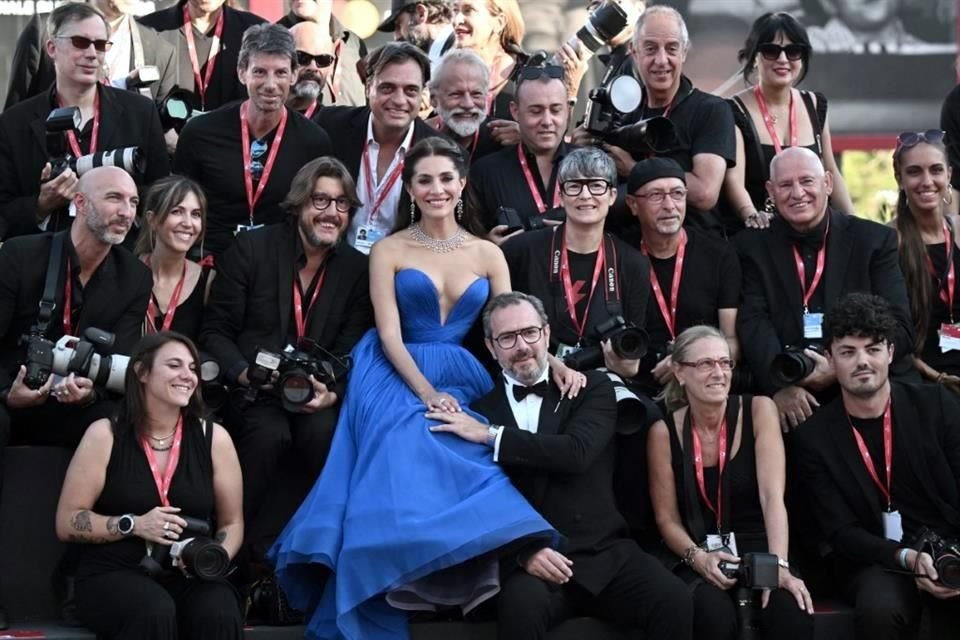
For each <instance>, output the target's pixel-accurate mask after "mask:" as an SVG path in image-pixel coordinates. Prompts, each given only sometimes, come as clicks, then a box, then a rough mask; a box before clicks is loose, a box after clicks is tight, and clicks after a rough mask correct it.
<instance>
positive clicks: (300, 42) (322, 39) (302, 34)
mask: <svg viewBox="0 0 960 640" xmlns="http://www.w3.org/2000/svg"><path fill="white" fill-rule="evenodd" d="M290 35H292V36H293V44H294V46H295V47H296V48H297V51H306V52H307V53H309V54H312V55H318V54H321V53H333V41H332V40H331V39H330V27H329V26H320V25H319V24H317V23H316V22H310V21H309V20H305V21H303V22H298V23H297V24H295V25H293V26H292V27H290Z"/></svg>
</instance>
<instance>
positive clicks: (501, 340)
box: [493, 327, 543, 349]
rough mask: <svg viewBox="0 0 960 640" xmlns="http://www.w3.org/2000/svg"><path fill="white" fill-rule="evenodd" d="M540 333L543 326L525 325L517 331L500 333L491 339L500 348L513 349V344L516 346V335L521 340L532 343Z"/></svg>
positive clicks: (541, 333) (538, 337)
mask: <svg viewBox="0 0 960 640" xmlns="http://www.w3.org/2000/svg"><path fill="white" fill-rule="evenodd" d="M542 335H543V327H526V328H525V329H520V330H519V331H510V332H508V333H501V334H500V335H498V336H497V337H496V338H494V339H493V341H494V342H496V343H497V345H499V347H500V348H501V349H513V348H514V347H515V346H517V336H519V337H521V338H523V341H524V342H526V343H527V344H534V343H536V342H537V341H538V340H539V339H540V336H542Z"/></svg>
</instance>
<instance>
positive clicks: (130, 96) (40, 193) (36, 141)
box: [0, 3, 170, 237]
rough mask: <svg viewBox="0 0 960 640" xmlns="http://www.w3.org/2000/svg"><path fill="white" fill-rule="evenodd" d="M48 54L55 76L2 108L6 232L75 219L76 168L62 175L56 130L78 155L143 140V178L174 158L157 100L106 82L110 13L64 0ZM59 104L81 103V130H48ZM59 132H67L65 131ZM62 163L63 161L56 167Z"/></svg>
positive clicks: (0, 206)
mask: <svg viewBox="0 0 960 640" xmlns="http://www.w3.org/2000/svg"><path fill="white" fill-rule="evenodd" d="M47 31H48V33H49V39H48V40H47V41H46V43H45V50H46V53H47V55H49V56H50V57H51V58H52V59H53V65H54V68H55V70H56V82H55V83H54V84H53V86H51V87H50V88H49V91H45V92H44V93H42V94H40V95H36V96H34V97H32V98H30V99H28V100H25V101H24V102H21V103H19V104H17V105H16V106H14V107H13V108H11V109H8V110H7V111H5V112H4V113H3V115H2V116H0V217H2V218H3V219H4V221H5V222H6V226H7V232H6V233H7V237H13V236H18V235H25V234H29V233H36V232H37V231H38V230H39V229H43V230H46V231H60V230H62V229H65V228H67V227H68V226H69V224H70V220H69V217H68V215H67V205H68V204H69V203H70V200H71V199H72V198H73V194H74V193H75V192H76V190H77V178H78V176H77V175H76V172H75V169H74V168H65V169H63V171H62V173H59V175H56V172H55V171H54V167H53V166H52V165H53V164H59V163H56V162H55V160H57V159H56V158H52V157H51V156H50V148H49V144H50V143H51V140H50V137H51V136H53V137H54V138H55V140H56V142H57V143H62V144H58V146H62V148H63V151H64V152H66V154H67V155H70V156H72V157H73V158H78V157H80V156H84V155H86V154H92V153H97V152H103V151H109V150H114V149H119V148H123V147H139V148H140V150H141V152H142V154H143V159H144V160H145V161H146V170H145V172H144V175H143V176H142V177H141V176H137V178H138V181H139V184H141V185H148V184H150V183H152V182H153V181H154V180H156V179H157V178H160V177H163V176H165V175H167V174H168V173H169V172H170V161H169V158H168V157H167V151H166V145H165V143H164V140H163V132H162V131H161V126H160V117H159V115H158V114H157V110H156V107H155V106H154V104H153V102H152V101H151V100H149V99H148V98H145V97H143V96H140V95H136V94H134V93H132V92H130V91H124V90H121V89H114V88H112V87H107V86H105V85H103V84H101V83H100V75H101V68H102V67H103V64H104V58H105V55H106V52H107V50H108V49H110V47H111V44H112V43H111V41H110V40H109V37H110V32H109V29H108V27H107V23H106V20H105V19H104V17H103V15H102V14H101V13H100V12H99V11H97V10H96V9H94V8H93V7H91V6H89V5H86V4H81V3H67V4H63V5H61V6H59V7H57V8H56V9H54V11H53V13H51V14H50V17H49V18H48V20H47ZM60 107H77V108H79V110H80V120H81V124H80V126H79V127H77V129H78V130H76V131H74V130H68V131H64V132H62V133H60V134H54V133H52V132H51V133H49V134H47V136H46V138H47V144H45V143H44V139H45V130H46V124H45V123H46V120H47V116H48V115H49V114H50V112H51V111H53V110H54V109H57V108H60ZM58 136H63V137H62V138H61V137H58ZM57 169H58V170H59V167H58V168H57Z"/></svg>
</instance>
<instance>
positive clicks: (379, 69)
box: [313, 42, 442, 253]
mask: <svg viewBox="0 0 960 640" xmlns="http://www.w3.org/2000/svg"><path fill="white" fill-rule="evenodd" d="M367 71H368V77H367V99H368V102H369V105H370V106H369V107H324V108H322V109H320V110H318V111H317V113H316V115H314V116H313V120H314V122H317V123H318V124H319V125H320V126H321V127H323V128H324V129H325V130H326V131H327V133H328V134H330V140H331V142H332V143H333V150H334V151H333V153H334V155H336V156H337V157H338V158H339V159H340V160H342V161H343V164H345V165H346V167H347V169H348V170H349V171H350V175H353V176H357V191H358V194H359V195H360V201H361V202H363V205H362V206H361V207H360V208H359V209H358V210H357V212H356V215H354V216H353V220H352V222H351V223H350V228H349V230H348V231H347V238H346V240H347V242H349V243H350V244H351V245H352V246H353V247H354V248H356V249H357V250H359V251H362V252H363V253H370V248H371V247H372V246H373V244H374V243H375V242H376V241H377V240H379V239H380V238H382V237H384V236H385V235H388V234H390V233H391V232H393V227H394V224H395V223H396V219H397V207H398V206H401V204H400V203H401V194H402V193H403V186H402V183H403V181H402V180H401V179H400V173H401V171H402V170H403V158H404V156H405V155H406V154H407V151H409V150H410V148H411V147H412V146H413V145H414V144H415V143H417V142H419V141H420V140H423V139H424V138H428V137H430V136H439V135H442V134H440V133H439V132H438V131H436V130H435V129H433V128H432V127H430V126H429V125H427V124H426V123H425V122H424V121H423V120H421V119H420V118H419V117H418V114H419V112H420V100H421V97H422V95H423V87H424V86H425V84H426V82H427V81H428V80H429V79H430V63H429V61H428V60H427V56H426V55H425V54H424V53H423V52H422V51H420V49H418V48H416V47H415V46H413V45H412V44H409V43H407V42H391V43H390V44H387V45H384V46H383V47H381V48H379V49H377V50H376V51H374V52H373V53H371V54H370V55H369V56H368V57H367ZM406 202H408V203H409V200H407V201H406ZM406 206H409V204H408V205H406ZM361 232H362V233H361Z"/></svg>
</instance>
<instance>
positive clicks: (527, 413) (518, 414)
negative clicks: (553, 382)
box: [493, 367, 550, 462]
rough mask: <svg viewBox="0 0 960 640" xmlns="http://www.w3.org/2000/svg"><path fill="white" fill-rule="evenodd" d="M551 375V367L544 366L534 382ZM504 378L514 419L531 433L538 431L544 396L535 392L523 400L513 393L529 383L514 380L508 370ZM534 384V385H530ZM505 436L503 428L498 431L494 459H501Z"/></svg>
mask: <svg viewBox="0 0 960 640" xmlns="http://www.w3.org/2000/svg"><path fill="white" fill-rule="evenodd" d="M549 375H550V367H544V368H543V373H541V374H540V377H539V378H537V379H536V380H535V381H534V384H538V383H540V382H545V381H546V380H547V376H549ZM503 380H504V382H505V383H506V385H505V388H504V391H505V392H506V394H507V402H509V403H510V411H511V412H513V419H514V420H516V422H517V427H519V428H520V429H523V430H524V431H529V432H530V433H536V432H537V430H538V429H539V428H540V407H542V406H543V398H542V397H540V396H538V395H537V394H535V393H530V394H527V397H525V398H524V399H523V400H517V399H516V397H514V395H513V388H514V387H524V386H528V385H524V384H521V383H519V382H517V381H516V380H514V379H513V378H512V377H510V375H509V374H508V373H507V372H504V373H503ZM529 386H533V385H529ZM502 437H503V429H500V432H499V433H497V439H496V441H495V442H494V444H493V461H494V462H498V461H499V459H500V438H502Z"/></svg>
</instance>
